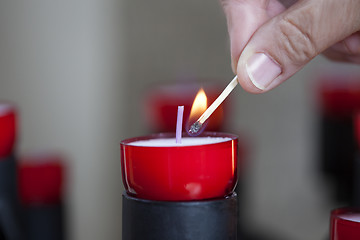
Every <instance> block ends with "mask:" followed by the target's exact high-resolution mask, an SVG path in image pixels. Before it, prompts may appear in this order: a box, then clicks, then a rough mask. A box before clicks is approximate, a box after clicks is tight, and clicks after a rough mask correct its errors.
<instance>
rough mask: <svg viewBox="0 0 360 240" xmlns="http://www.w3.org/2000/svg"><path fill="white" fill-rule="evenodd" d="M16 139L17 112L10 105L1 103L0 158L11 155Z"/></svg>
mask: <svg viewBox="0 0 360 240" xmlns="http://www.w3.org/2000/svg"><path fill="white" fill-rule="evenodd" d="M15 138H16V110H15V107H14V106H13V105H11V104H9V103H0V158H3V157H6V156H8V155H10V154H11V152H12V151H13V148H14V145H15Z"/></svg>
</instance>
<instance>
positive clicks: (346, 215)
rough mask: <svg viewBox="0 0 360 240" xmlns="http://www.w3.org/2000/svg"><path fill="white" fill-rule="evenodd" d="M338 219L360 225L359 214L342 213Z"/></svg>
mask: <svg viewBox="0 0 360 240" xmlns="http://www.w3.org/2000/svg"><path fill="white" fill-rule="evenodd" d="M339 218H341V219H344V220H348V221H352V222H358V223H360V214H359V213H344V214H341V215H339Z"/></svg>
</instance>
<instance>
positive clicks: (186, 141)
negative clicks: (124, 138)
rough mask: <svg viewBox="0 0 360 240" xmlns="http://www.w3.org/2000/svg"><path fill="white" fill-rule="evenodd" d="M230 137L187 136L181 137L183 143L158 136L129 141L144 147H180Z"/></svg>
mask: <svg viewBox="0 0 360 240" xmlns="http://www.w3.org/2000/svg"><path fill="white" fill-rule="evenodd" d="M230 140H231V138H228V137H197V138H193V137H185V138H182V139H181V143H176V139H175V138H157V139H151V140H141V141H135V142H132V143H129V145H132V146H142V147H180V146H198V145H208V144H214V143H220V142H227V141H230Z"/></svg>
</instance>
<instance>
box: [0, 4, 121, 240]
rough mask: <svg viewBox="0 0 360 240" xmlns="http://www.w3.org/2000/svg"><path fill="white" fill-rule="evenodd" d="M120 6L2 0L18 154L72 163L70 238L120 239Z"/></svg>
mask: <svg viewBox="0 0 360 240" xmlns="http://www.w3.org/2000/svg"><path fill="white" fill-rule="evenodd" d="M121 5H122V1H121V0H72V1H69V0H64V1H47V0H14V1H0V36H1V38H0V99H3V100H10V101H13V102H15V103H16V104H17V105H18V106H19V108H20V114H21V116H20V127H21V132H20V136H19V137H20V144H19V152H21V153H24V152H27V151H34V150H39V149H42V150H56V151H62V152H63V153H64V154H65V155H66V156H67V157H68V160H69V176H68V177H69V179H68V180H69V181H68V183H69V188H68V190H69V191H68V193H69V194H68V198H67V203H68V207H69V208H68V218H67V219H68V227H69V230H70V231H69V237H70V239H76V240H85V239H120V238H121V237H120V236H121V235H120V231H121V192H122V184H121V175H120V160H119V145H118V143H119V141H120V139H121V134H122V126H123V124H124V121H123V120H124V115H125V113H124V112H123V106H124V104H123V102H124V101H123V93H124V88H123V81H124V78H123V67H122V66H123V60H124V59H122V58H121V54H122V51H123V48H122V44H123V43H122V38H121V35H122V34H123V25H122V24H123V21H122V19H121V10H122V8H121Z"/></svg>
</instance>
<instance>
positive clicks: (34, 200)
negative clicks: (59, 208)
mask: <svg viewBox="0 0 360 240" xmlns="http://www.w3.org/2000/svg"><path fill="white" fill-rule="evenodd" d="M64 171H65V169H64V162H63V158H62V157H61V156H60V155H58V154H49V153H46V154H44V153H41V154H32V155H27V156H24V157H22V158H21V161H20V162H19V164H18V184H19V194H20V199H21V202H22V203H23V204H25V205H31V204H59V203H61V201H62V195H63V185H64V181H63V180H64Z"/></svg>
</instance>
